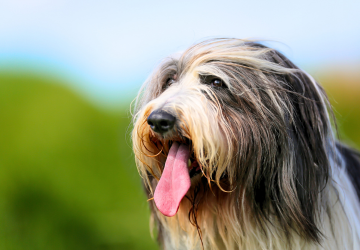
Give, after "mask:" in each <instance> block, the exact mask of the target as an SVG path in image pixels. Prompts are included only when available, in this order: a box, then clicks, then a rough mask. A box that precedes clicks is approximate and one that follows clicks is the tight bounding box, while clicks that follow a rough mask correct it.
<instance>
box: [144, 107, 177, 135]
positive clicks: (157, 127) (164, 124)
mask: <svg viewBox="0 0 360 250" xmlns="http://www.w3.org/2000/svg"><path fill="white" fill-rule="evenodd" d="M175 122H176V118H175V117H174V116H172V115H171V114H169V113H167V112H165V111H162V110H155V111H153V112H152V113H151V114H150V115H149V117H148V118H147V123H148V124H149V125H150V128H151V129H152V130H153V131H154V132H157V133H159V134H165V133H166V132H169V131H170V130H171V129H172V128H173V127H174V124H175Z"/></svg>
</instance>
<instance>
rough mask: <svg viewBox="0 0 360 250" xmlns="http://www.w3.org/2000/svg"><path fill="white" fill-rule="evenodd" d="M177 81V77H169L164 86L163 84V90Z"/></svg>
mask: <svg viewBox="0 0 360 250" xmlns="http://www.w3.org/2000/svg"><path fill="white" fill-rule="evenodd" d="M175 82H176V81H175V79H174V78H173V77H169V78H168V79H167V80H166V82H165V84H164V86H163V90H165V89H166V88H168V87H169V86H170V85H171V84H173V83H175Z"/></svg>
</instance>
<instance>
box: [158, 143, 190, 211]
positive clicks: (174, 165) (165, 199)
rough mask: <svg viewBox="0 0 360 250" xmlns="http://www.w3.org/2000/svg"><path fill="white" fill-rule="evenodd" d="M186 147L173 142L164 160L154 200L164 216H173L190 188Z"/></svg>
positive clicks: (187, 150)
mask: <svg viewBox="0 0 360 250" xmlns="http://www.w3.org/2000/svg"><path fill="white" fill-rule="evenodd" d="M189 154H190V152H189V148H188V145H185V144H181V145H180V146H179V144H178V143H176V142H174V143H173V145H172V146H171V148H170V151H169V155H168V157H167V159H166V163H165V168H164V171H163V173H162V175H161V178H160V180H159V183H158V184H157V186H156V189H155V194H154V200H155V204H156V206H157V208H158V209H159V211H160V212H161V213H162V214H163V215H166V216H174V215H175V214H176V212H177V210H178V209H179V204H180V202H181V200H182V198H183V197H184V196H185V194H186V193H187V191H188V190H189V188H190V185H191V183H190V176H189V170H188V167H187V162H188V159H189Z"/></svg>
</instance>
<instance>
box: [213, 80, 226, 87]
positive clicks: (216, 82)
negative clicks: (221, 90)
mask: <svg viewBox="0 0 360 250" xmlns="http://www.w3.org/2000/svg"><path fill="white" fill-rule="evenodd" d="M211 86H212V87H222V86H224V82H223V81H222V80H221V79H219V78H214V79H212V80H211Z"/></svg>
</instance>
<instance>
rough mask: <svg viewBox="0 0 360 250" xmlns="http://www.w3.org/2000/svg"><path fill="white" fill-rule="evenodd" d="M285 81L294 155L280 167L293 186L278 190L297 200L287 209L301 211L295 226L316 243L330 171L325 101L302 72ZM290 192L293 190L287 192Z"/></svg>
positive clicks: (279, 58)
mask: <svg viewBox="0 0 360 250" xmlns="http://www.w3.org/2000/svg"><path fill="white" fill-rule="evenodd" d="M271 53H272V59H273V60H274V62H275V63H278V64H280V65H281V66H284V67H286V68H293V69H298V68H297V67H296V66H295V65H294V64H293V63H292V62H290V60H289V59H287V58H286V57H285V56H283V55H282V54H281V53H279V52H277V51H273V52H271ZM284 80H285V82H286V85H285V86H286V88H288V96H289V99H290V101H291V104H292V112H293V114H291V117H292V118H291V120H289V122H288V128H287V129H288V137H289V144H290V145H289V146H290V148H289V149H290V150H289V152H290V153H292V154H293V155H289V157H291V159H289V164H288V166H283V167H284V168H285V169H283V170H282V171H283V172H282V176H283V177H285V178H286V179H287V180H292V181H293V187H290V186H291V185H290V184H288V183H284V182H282V183H281V185H282V186H281V190H282V192H283V194H285V193H286V194H288V195H294V197H296V198H297V201H296V202H292V200H293V199H292V198H291V197H288V200H287V202H289V201H290V206H289V208H291V207H292V208H291V209H293V210H292V211H298V212H300V211H301V213H300V214H293V215H292V216H293V217H295V218H296V219H297V221H299V225H298V226H300V228H301V229H302V230H303V232H306V236H308V237H309V238H310V239H312V240H315V241H318V242H319V240H320V237H321V233H320V231H319V230H318V227H317V226H316V220H317V218H316V216H317V211H318V205H319V200H318V197H319V193H320V192H321V191H322V190H323V189H324V188H325V185H326V183H327V180H328V176H329V171H330V165H329V164H330V163H329V160H328V153H329V152H327V151H328V150H329V147H328V146H327V145H328V144H329V143H331V142H329V140H330V138H331V137H330V134H331V127H330V126H331V125H330V121H329V116H328V115H329V114H328V109H327V105H328V101H327V97H326V94H325V92H324V90H323V89H322V87H321V86H320V85H318V84H317V83H316V82H315V81H314V80H313V79H312V78H311V77H310V76H309V75H307V74H306V73H305V72H303V71H301V70H299V71H297V72H296V73H294V74H288V75H286V76H284ZM286 175H288V176H286ZM289 189H290V190H292V189H295V190H292V191H291V192H290V193H289ZM285 190H287V191H285ZM291 193H292V194H291ZM288 212H290V211H288Z"/></svg>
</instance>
